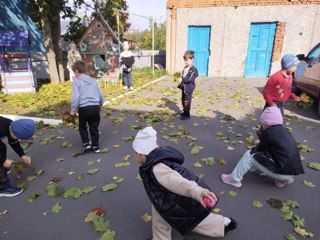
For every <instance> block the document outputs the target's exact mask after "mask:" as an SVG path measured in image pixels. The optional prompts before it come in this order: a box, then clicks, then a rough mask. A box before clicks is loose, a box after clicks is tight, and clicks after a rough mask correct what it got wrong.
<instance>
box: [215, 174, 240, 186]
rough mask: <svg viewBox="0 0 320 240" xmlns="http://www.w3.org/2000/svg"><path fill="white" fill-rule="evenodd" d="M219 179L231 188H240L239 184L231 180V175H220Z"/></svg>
mask: <svg viewBox="0 0 320 240" xmlns="http://www.w3.org/2000/svg"><path fill="white" fill-rule="evenodd" d="M220 178H221V180H222V182H224V183H226V184H229V185H231V186H234V187H236V188H239V187H241V186H242V183H241V182H238V181H235V180H233V179H232V177H231V174H221V176H220Z"/></svg>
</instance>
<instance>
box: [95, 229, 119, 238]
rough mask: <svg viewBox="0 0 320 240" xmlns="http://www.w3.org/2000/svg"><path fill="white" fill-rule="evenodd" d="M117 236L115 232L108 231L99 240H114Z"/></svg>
mask: <svg viewBox="0 0 320 240" xmlns="http://www.w3.org/2000/svg"><path fill="white" fill-rule="evenodd" d="M115 236H116V232H115V231H111V230H108V231H106V232H105V233H104V234H103V235H102V236H101V238H99V240H114V238H115Z"/></svg>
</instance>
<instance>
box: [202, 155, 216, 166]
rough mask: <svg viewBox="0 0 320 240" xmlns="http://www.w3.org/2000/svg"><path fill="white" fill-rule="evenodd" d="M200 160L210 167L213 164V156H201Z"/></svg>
mask: <svg viewBox="0 0 320 240" xmlns="http://www.w3.org/2000/svg"><path fill="white" fill-rule="evenodd" d="M201 161H202V162H203V163H204V164H205V165H206V166H210V167H212V166H213V165H214V164H215V161H214V158H213V157H207V158H201Z"/></svg>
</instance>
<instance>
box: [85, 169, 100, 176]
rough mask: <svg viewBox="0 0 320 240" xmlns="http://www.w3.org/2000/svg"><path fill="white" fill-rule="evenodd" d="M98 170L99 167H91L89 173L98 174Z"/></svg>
mask: <svg viewBox="0 0 320 240" xmlns="http://www.w3.org/2000/svg"><path fill="white" fill-rule="evenodd" d="M97 172H98V169H97V168H94V169H89V170H88V171H87V173H88V174H90V175H93V174H96V173H97Z"/></svg>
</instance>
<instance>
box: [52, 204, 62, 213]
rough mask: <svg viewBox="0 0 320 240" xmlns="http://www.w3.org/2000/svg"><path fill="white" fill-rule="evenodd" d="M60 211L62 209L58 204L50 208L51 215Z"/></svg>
mask: <svg viewBox="0 0 320 240" xmlns="http://www.w3.org/2000/svg"><path fill="white" fill-rule="evenodd" d="M61 209H62V207H61V206H60V205H59V203H56V204H55V205H54V206H53V207H52V208H51V212H52V213H55V214H57V213H59V212H60V210H61Z"/></svg>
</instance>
